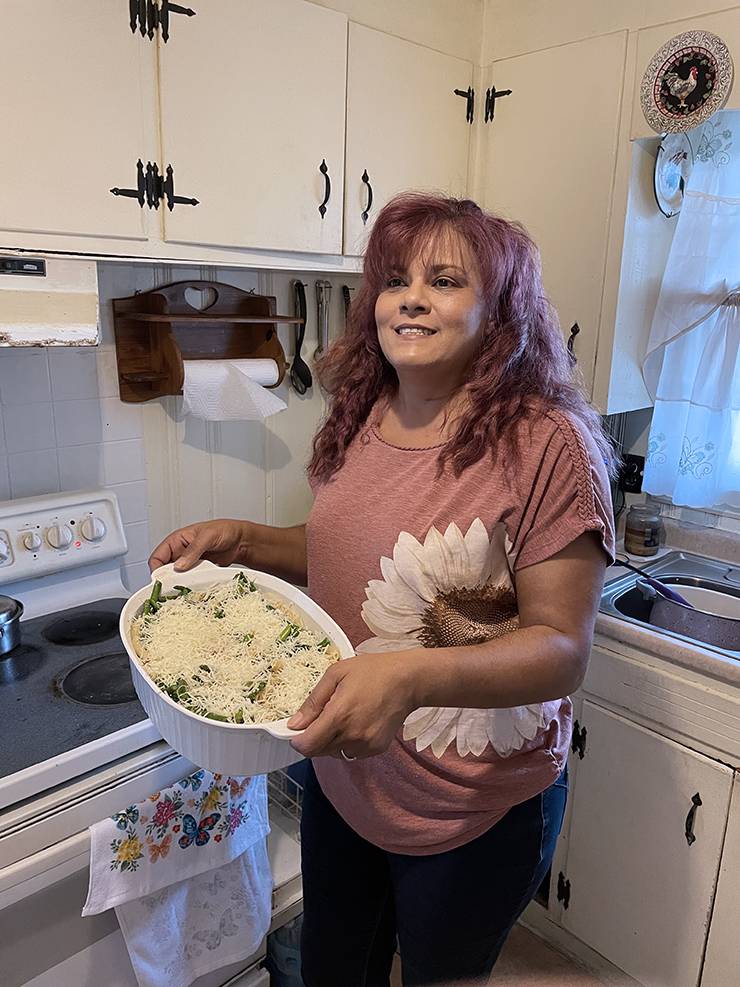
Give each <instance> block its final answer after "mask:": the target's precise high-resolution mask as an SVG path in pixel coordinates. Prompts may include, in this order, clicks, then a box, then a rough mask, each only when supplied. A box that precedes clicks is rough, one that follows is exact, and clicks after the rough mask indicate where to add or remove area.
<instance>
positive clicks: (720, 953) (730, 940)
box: [701, 774, 740, 987]
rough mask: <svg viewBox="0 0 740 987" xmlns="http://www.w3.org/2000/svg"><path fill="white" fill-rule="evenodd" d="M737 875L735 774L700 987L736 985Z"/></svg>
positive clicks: (739, 798) (739, 971) (738, 792)
mask: <svg viewBox="0 0 740 987" xmlns="http://www.w3.org/2000/svg"><path fill="white" fill-rule="evenodd" d="M739 874H740V776H739V775H738V774H736V775H735V783H734V785H733V788H732V803H731V804H730V818H729V820H728V822H727V835H726V837H725V847H724V852H723V854H722V869H721V870H720V875H719V884H718V885H717V898H716V900H715V902H714V911H713V912H712V924H711V926H710V929H709V942H708V943H707V955H706V958H705V961H704V971H703V973H702V978H701V987H737V985H738V984H740V945H739V944H738V926H737V917H738V915H740V880H738V875H739Z"/></svg>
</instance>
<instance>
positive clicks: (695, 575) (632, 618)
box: [599, 552, 740, 661]
mask: <svg viewBox="0 0 740 987" xmlns="http://www.w3.org/2000/svg"><path fill="white" fill-rule="evenodd" d="M638 564H639V563H638ZM640 568H641V569H642V570H643V572H645V573H646V574H647V575H649V576H655V577H656V578H657V579H660V580H662V581H663V582H665V583H668V584H669V585H672V586H675V587H676V589H677V590H678V592H679V593H680V592H681V587H695V588H696V589H699V590H710V591H713V592H714V593H722V594H724V595H725V596H727V597H728V598H729V599H728V603H729V604H730V605H731V607H732V608H733V609H734V606H735V605H736V604H737V601H738V600H740V567H739V566H731V565H728V564H727V563H726V562H719V561H717V560H716V559H707V558H703V557H702V556H700V555H692V554H690V553H689V552H669V553H668V554H667V555H664V556H662V557H661V558H659V559H655V560H654V561H652V562H647V563H646V564H644V565H641V566H640ZM623 571H624V575H621V576H617V577H616V578H615V579H610V580H609V582H608V583H607V584H606V586H605V587H604V592H603V594H602V596H601V606H600V607H599V609H600V610H601V612H602V613H608V614H610V616H612V617H616V618H618V619H619V620H625V621H627V622H629V623H631V624H638V625H639V626H641V627H651V626H652V625H651V623H650V613H651V610H652V608H653V603H652V600H649V599H648V600H646V599H645V598H644V596H643V594H642V592H641V591H640V589H639V588H638V587H637V585H636V584H637V581H638V579H639V578H640V577H639V576H638V575H637V574H636V573H634V572H630V571H629V570H627V569H625V570H623ZM655 629H656V630H660V633H661V634H667V635H668V636H670V637H674V638H677V639H679V640H681V641H688V642H689V643H692V644H699V645H701V646H702V647H703V648H708V649H709V650H711V651H717V652H718V653H719V654H723V655H727V656H728V657H730V658H734V659H736V660H738V661H740V651H730V650H726V649H724V648H717V647H714V646H713V645H711V644H707V643H705V642H704V641H700V640H698V639H697V638H690V637H685V636H684V635H683V634H677V633H674V632H672V631H666V630H663V629H662V628H660V629H659V628H655Z"/></svg>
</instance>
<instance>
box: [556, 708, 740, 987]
mask: <svg viewBox="0 0 740 987" xmlns="http://www.w3.org/2000/svg"><path fill="white" fill-rule="evenodd" d="M581 723H582V726H584V727H585V728H586V730H587V739H586V748H585V757H584V759H583V760H582V761H580V762H579V765H578V780H577V784H576V786H575V790H574V798H573V808H572V820H571V827H570V835H569V845H568V860H567V874H566V877H567V879H568V881H570V901H569V905H568V908H567V910H566V911H564V912H563V919H562V921H563V925H564V926H565V927H566V928H567V929H569V930H570V931H571V932H572V933H574V934H575V935H576V936H577V937H578V938H579V939H581V940H582V941H583V942H584V943H586V944H587V945H589V946H590V947H591V948H592V949H595V950H596V951H597V952H599V953H601V954H602V956H605V957H606V958H607V959H608V960H610V961H611V962H612V963H614V964H615V965H616V966H618V967H619V968H620V969H622V970H624V971H625V972H626V973H628V974H629V975H630V976H632V977H634V978H635V979H636V980H637V981H638V982H639V983H641V984H644V985H645V987H696V985H697V984H698V982H699V975H700V971H701V963H702V955H703V951H704V943H705V940H706V935H707V927H708V924H709V917H710V914H711V909H712V901H713V898H714V890H715V886H716V882H717V871H718V868H719V861H720V856H721V853H722V842H723V838H724V832H725V825H726V822H727V813H728V808H729V800H730V789H731V786H732V778H733V772H732V771H731V770H730V768H727V767H725V766H724V765H723V764H720V763H718V762H716V761H711V760H709V758H706V757H703V756H702V755H701V754H697V753H695V752H694V751H691V750H689V749H688V748H686V747H682V746H680V745H679V744H676V743H674V742H673V741H671V740H666V739H665V738H663V737H660V736H659V735H658V734H656V733H653V732H652V731H650V730H645V729H643V728H642V727H640V726H637V725H636V724H634V723H631V722H629V721H628V720H626V719H623V718H622V717H621V716H616V715H615V714H613V713H610V712H607V711H606V710H604V709H601V708H600V707H598V706H595V705H593V704H592V703H590V702H588V701H586V702H584V704H583V711H582V716H581ZM696 795H698V796H699V798H700V799H701V805H699V806H694V803H693V801H692V800H693V798H694V796H696ZM690 813H691V815H690ZM687 832H688V833H689V834H693V837H695V840H694V842H692V843H691V844H690V843H689V840H690V839H691V835H689V838H688V839H687Z"/></svg>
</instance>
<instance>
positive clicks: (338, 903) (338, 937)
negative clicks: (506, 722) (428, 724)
mask: <svg viewBox="0 0 740 987" xmlns="http://www.w3.org/2000/svg"><path fill="white" fill-rule="evenodd" d="M567 792H568V781H567V771H564V772H563V774H562V775H561V777H560V778H559V779H558V780H557V781H556V782H555V783H554V784H553V785H551V786H550V788H548V789H547V790H546V791H544V792H542V793H541V794H540V795H536V796H535V797H534V798H531V799H529V800H528V801H527V802H522V803H521V804H520V805H517V806H514V808H513V809H510V810H509V812H507V814H506V815H505V816H504V818H503V819H501V820H500V821H499V822H497V823H496V825H495V826H492V827H491V829H489V830H488V832H486V833H484V834H483V835H482V836H479V837H478V838H477V839H475V840H472V841H471V842H470V843H466V844H465V845H464V846H461V847H458V848H457V849H456V850H448V851H446V852H445V853H438V854H432V855H431V856H425V857H412V856H406V855H403V854H398V853H386V852H385V851H384V850H381V849H380V848H379V847H377V846H375V845H374V844H372V843H368V842H367V840H364V839H362V837H360V836H358V835H357V833H355V832H354V830H352V829H350V827H349V826H348V825H347V824H346V823H345V822H344V820H343V819H342V818H341V817H340V816H339V814H338V813H337V812H336V811H335V809H334V808H333V806H332V805H331V803H330V802H329V800H328V799H327V798H326V796H325V795H324V793H323V792H322V791H321V788H320V787H319V783H318V781H317V779H316V775H315V773H314V771H313V767H312V766H310V765H309V767H308V770H307V772H306V777H305V786H304V798H303V821H302V824H301V844H302V846H301V851H302V858H303V909H304V911H303V936H302V941H301V956H302V965H303V980H304V983H305V985H306V987H388V983H389V975H390V969H391V965H392V962H393V954H394V952H395V949H396V945H397V944H398V948H399V951H400V954H401V965H402V970H403V983H404V987H422V985H424V987H426V985H431V984H450V983H453V982H460V981H462V982H463V983H465V984H466V985H467V984H474V983H478V982H485V980H486V978H487V975H488V974H489V973H490V971H491V970H492V968H493V965H494V963H495V962H496V959H497V957H498V954H499V952H500V950H501V947H502V946H503V944H504V941H505V940H506V937H507V935H508V934H509V932H510V930H511V928H512V926H513V925H514V922H515V921H516V920H517V918H518V917H519V915H520V914H521V912H522V911H523V910H524V908H525V907H526V905H527V904H529V902H530V901H531V900H532V898H533V897H534V895H535V893H536V891H537V889H538V887H539V886H540V884H541V882H542V880H543V878H544V876H545V874H546V873H547V870H548V868H549V866H550V862H551V860H552V856H553V853H554V852H555V843H556V841H557V837H558V833H559V832H560V827H561V825H562V822H563V815H564V812H565V802H566V797H567Z"/></svg>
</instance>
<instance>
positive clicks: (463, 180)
mask: <svg viewBox="0 0 740 987" xmlns="http://www.w3.org/2000/svg"><path fill="white" fill-rule="evenodd" d="M472 78H473V66H472V63H470V62H467V61H464V60H463V59H460V58H453V57H452V56H450V55H444V54H441V53H440V52H437V51H432V50H431V49H430V48H425V47H423V46H422V45H417V44H413V43H411V42H409V41H404V40H402V39H401V38H395V37H391V36H390V35H388V34H383V33H382V32H380V31H374V30H371V29H370V28H367V27H363V26H361V25H359V24H350V26H349V55H348V66H347V150H346V179H345V183H346V189H345V197H344V252H345V254H359V253H362V251H363V248H364V245H365V242H366V240H367V236H368V234H369V232H370V230H371V228H372V224H373V221H374V219H375V216H377V214H378V210H379V209H380V208H381V207H382V206H383V205H384V204H385V203H386V202H387V201H388V200H389V199H390V198H391V197H392V196H393V195H395V194H396V193H397V192H400V191H402V190H404V189H409V188H414V189H430V190H435V191H443V192H446V193H448V194H450V195H454V196H461V195H464V194H465V191H466V189H467V173H468V148H469V144H470V132H471V129H472V127H471V124H470V122H469V121H468V119H467V100H466V99H465V98H461V97H460V96H459V95H457V94H456V93H455V90H456V89H459V90H461V91H463V92H467V90H468V87H469V86H471V85H472ZM475 112H476V113H478V112H480V110H479V109H476V110H475Z"/></svg>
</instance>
